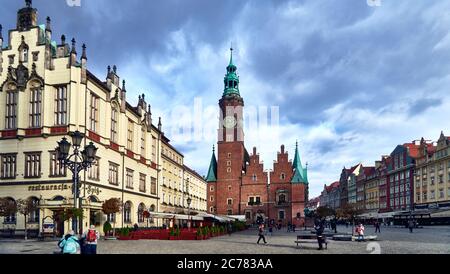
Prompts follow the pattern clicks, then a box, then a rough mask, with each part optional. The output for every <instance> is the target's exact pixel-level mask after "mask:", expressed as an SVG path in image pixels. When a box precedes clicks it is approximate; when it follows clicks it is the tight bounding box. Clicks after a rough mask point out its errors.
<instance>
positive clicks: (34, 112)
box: [30, 89, 42, 128]
mask: <svg viewBox="0 0 450 274" xmlns="http://www.w3.org/2000/svg"><path fill="white" fill-rule="evenodd" d="M41 104H42V96H41V89H33V90H31V93H30V127H31V128H36V127H40V126H41Z"/></svg>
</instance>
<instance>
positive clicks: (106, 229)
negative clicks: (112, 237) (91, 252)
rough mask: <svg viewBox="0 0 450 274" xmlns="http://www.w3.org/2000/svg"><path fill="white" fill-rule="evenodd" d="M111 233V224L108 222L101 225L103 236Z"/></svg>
mask: <svg viewBox="0 0 450 274" xmlns="http://www.w3.org/2000/svg"><path fill="white" fill-rule="evenodd" d="M111 231H112V226H111V224H110V223H109V222H105V223H104V224H103V233H105V236H109V234H110V232H111Z"/></svg>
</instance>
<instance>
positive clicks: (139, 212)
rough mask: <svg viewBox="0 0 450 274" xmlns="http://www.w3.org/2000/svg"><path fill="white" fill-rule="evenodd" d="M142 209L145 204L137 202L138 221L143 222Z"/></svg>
mask: <svg viewBox="0 0 450 274" xmlns="http://www.w3.org/2000/svg"><path fill="white" fill-rule="evenodd" d="M144 210H145V205H144V204H142V203H141V204H139V207H138V223H143V222H144Z"/></svg>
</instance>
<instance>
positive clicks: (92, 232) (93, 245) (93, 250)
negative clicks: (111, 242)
mask: <svg viewBox="0 0 450 274" xmlns="http://www.w3.org/2000/svg"><path fill="white" fill-rule="evenodd" d="M82 239H84V243H85V250H86V251H85V254H91V255H95V254H97V244H98V239H100V233H99V232H98V231H97V230H96V229H95V226H94V225H91V227H90V228H89V229H88V231H85V232H84V233H83V236H82Z"/></svg>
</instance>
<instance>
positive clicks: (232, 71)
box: [223, 44, 240, 96]
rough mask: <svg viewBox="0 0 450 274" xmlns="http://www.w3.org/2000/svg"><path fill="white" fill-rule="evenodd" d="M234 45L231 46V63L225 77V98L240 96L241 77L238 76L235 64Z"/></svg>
mask: <svg viewBox="0 0 450 274" xmlns="http://www.w3.org/2000/svg"><path fill="white" fill-rule="evenodd" d="M233 51H234V49H233V44H231V47H230V63H229V64H228V66H227V74H226V75H225V79H224V85H225V88H224V92H223V96H229V95H238V96H240V94H239V77H238V76H237V73H236V70H237V67H236V65H235V64H234V63H233Z"/></svg>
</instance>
